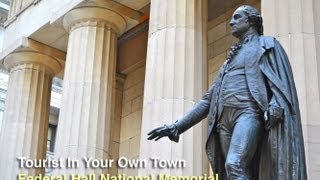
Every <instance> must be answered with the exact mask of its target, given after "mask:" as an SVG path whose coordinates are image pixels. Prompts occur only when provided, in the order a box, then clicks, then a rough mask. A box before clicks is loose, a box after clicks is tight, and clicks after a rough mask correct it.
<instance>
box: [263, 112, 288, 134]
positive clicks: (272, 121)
mask: <svg viewBox="0 0 320 180" xmlns="http://www.w3.org/2000/svg"><path fill="white" fill-rule="evenodd" d="M266 113H267V114H266V115H265V118H266V124H265V127H266V129H267V130H269V129H271V128H272V127H274V126H275V125H276V124H277V123H279V122H282V121H283V119H284V109H283V108H280V107H270V108H269V109H268V111H267V112H266Z"/></svg>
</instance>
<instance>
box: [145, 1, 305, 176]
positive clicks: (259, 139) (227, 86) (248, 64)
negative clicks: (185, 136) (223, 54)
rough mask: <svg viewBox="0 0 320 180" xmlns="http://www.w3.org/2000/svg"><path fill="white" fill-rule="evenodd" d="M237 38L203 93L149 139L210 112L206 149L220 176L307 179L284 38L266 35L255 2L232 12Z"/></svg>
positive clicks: (175, 137)
mask: <svg viewBox="0 0 320 180" xmlns="http://www.w3.org/2000/svg"><path fill="white" fill-rule="evenodd" d="M230 26H231V32H232V35H233V36H235V37H236V38H238V42H237V43H235V44H234V45H233V46H232V47H231V49H230V52H229V55H228V57H227V59H226V61H225V63H224V64H223V65H222V67H221V68H220V70H219V73H218V76H217V77H216V79H215V81H214V83H213V84H212V85H211V87H210V88H209V90H208V92H207V93H206V94H205V95H204V96H203V97H202V99H201V100H200V101H199V102H198V103H197V104H196V105H195V106H194V107H193V109H192V110H191V111H189V112H188V113H187V114H186V115H185V116H183V117H182V118H181V119H179V120H177V121H176V122H175V123H174V124H172V125H164V126H162V127H159V128H156V129H154V130H152V131H151V132H150V133H149V134H148V135H149V137H148V139H149V140H152V139H155V140H158V139H160V138H162V137H164V136H168V137H169V139H170V140H172V141H175V142H178V141H179V135H180V134H182V133H183V132H185V131H186V130H187V129H189V128H190V127H192V126H193V125H195V124H196V123H198V122H200V121H201V120H202V119H204V118H205V117H207V116H208V121H209V127H208V135H207V141H206V152H207V155H208V159H209V161H210V164H211V167H212V171H213V172H214V173H218V174H219V177H220V178H221V179H232V180H233V179H241V180H247V179H252V180H305V179H307V174H306V165H305V156H304V145H303V136H302V128H301V121H300V111H299V105H298V98H297V93H296V88H295V84H294V80H293V76H292V71H291V67H290V63H289V61H288V58H287V55H286V53H285V51H284V49H283V48H282V46H281V45H280V43H279V42H278V41H277V40H276V39H275V38H273V37H267V36H263V26H262V17H261V15H260V13H259V12H258V11H257V10H256V9H255V8H253V7H251V6H247V5H244V6H240V7H239V8H238V9H236V11H235V12H234V13H233V15H232V18H231V21H230Z"/></svg>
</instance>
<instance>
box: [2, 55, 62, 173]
mask: <svg viewBox="0 0 320 180" xmlns="http://www.w3.org/2000/svg"><path fill="white" fill-rule="evenodd" d="M4 65H5V66H6V68H8V69H9V71H10V79H9V86H8V90H7V98H6V108H5V113H4V123H3V127H2V131H1V139H0V151H1V153H0V159H1V161H0V179H16V177H17V174H19V173H21V174H23V173H24V174H28V175H36V174H40V173H42V174H43V173H44V168H38V169H35V168H19V163H18V162H19V161H18V160H17V158H18V157H25V158H27V159H32V160H34V159H45V158H46V150H47V149H46V148H47V146H46V144H47V129H48V118H49V111H50V108H49V106H50V93H51V85H52V83H51V82H52V78H53V76H54V74H56V73H58V72H59V71H60V69H61V66H60V64H59V63H58V61H56V60H55V59H53V58H52V57H51V56H48V55H44V54H41V53H39V52H33V51H22V52H14V53H11V54H10V55H8V56H7V57H6V58H5V61H4Z"/></svg>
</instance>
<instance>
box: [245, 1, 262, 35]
mask: <svg viewBox="0 0 320 180" xmlns="http://www.w3.org/2000/svg"><path fill="white" fill-rule="evenodd" d="M240 8H241V9H242V10H243V12H244V13H245V14H246V15H247V16H248V19H249V22H250V23H251V24H252V25H253V27H254V28H255V29H256V30H257V32H258V34H259V35H263V25H262V16H261V14H260V12H259V11H258V10H257V9H256V8H254V7H252V6H249V5H243V6H240Z"/></svg>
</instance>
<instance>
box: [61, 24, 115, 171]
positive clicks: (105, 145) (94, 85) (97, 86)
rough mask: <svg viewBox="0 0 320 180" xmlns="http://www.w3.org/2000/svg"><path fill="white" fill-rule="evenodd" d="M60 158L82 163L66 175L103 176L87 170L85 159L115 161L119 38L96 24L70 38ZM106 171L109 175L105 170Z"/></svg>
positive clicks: (79, 29) (78, 29) (75, 30)
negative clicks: (113, 131)
mask: <svg viewBox="0 0 320 180" xmlns="http://www.w3.org/2000/svg"><path fill="white" fill-rule="evenodd" d="M68 43H69V45H68V53H67V62H66V69H65V76H64V77H65V78H64V86H63V98H62V103H61V105H62V107H61V114H60V118H59V126H58V134H57V146H56V152H55V153H56V157H57V158H60V157H61V158H64V159H66V158H67V157H70V158H72V159H78V160H79V161H80V165H81V166H80V168H74V169H69V170H67V169H61V171H62V172H63V173H66V172H67V173H71V172H72V171H74V172H77V173H83V174H88V173H93V172H94V173H97V174H98V173H102V172H103V170H102V169H99V168H98V169H96V170H94V169H91V168H87V169H85V168H84V167H83V166H82V165H83V163H82V162H83V161H82V159H83V158H84V157H88V158H89V157H90V158H97V159H111V158H112V157H111V156H110V152H109V148H110V144H111V142H110V141H111V129H112V128H111V121H112V112H113V109H112V106H113V102H114V101H113V94H114V93H113V91H114V87H113V83H114V81H115V60H116V47H117V34H116V33H115V32H114V30H113V29H111V28H109V27H107V26H104V25H102V26H100V25H99V23H96V22H85V23H84V24H83V25H81V24H78V25H75V26H74V28H72V29H71V32H70V36H69V42H68ZM104 171H107V169H105V170H104Z"/></svg>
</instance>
